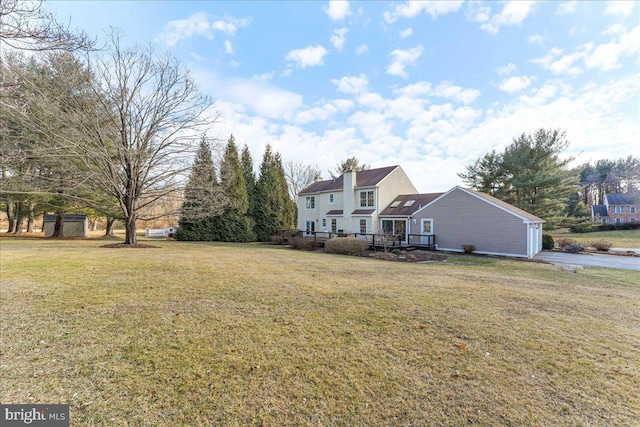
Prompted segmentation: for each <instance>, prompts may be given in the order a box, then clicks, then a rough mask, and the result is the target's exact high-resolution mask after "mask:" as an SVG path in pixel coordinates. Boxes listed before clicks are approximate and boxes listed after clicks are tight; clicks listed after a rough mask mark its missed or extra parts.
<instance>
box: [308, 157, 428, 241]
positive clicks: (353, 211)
mask: <svg viewBox="0 0 640 427" xmlns="http://www.w3.org/2000/svg"><path fill="white" fill-rule="evenodd" d="M413 193H417V190H416V188H415V187H414V185H413V184H412V183H411V181H410V180H409V178H408V177H407V175H406V174H405V173H404V171H403V170H402V168H401V167H400V166H388V167H384V168H378V169H367V170H363V171H357V172H356V171H347V172H345V173H344V174H342V175H341V176H339V177H338V178H335V179H330V180H317V181H316V182H314V183H313V184H311V185H309V186H308V187H306V188H305V189H303V190H302V191H301V192H300V193H299V195H298V229H300V230H303V231H305V232H306V233H307V234H309V233H312V232H320V231H322V232H333V233H379V232H381V230H380V220H379V215H380V212H382V210H383V209H384V208H386V207H387V206H388V205H389V203H391V202H392V201H393V200H394V198H395V197H396V196H397V195H398V194H413Z"/></svg>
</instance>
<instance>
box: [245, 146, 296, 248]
mask: <svg viewBox="0 0 640 427" xmlns="http://www.w3.org/2000/svg"><path fill="white" fill-rule="evenodd" d="M255 203H256V205H255V211H254V215H255V216H254V219H255V222H256V225H255V232H256V236H257V238H258V240H260V241H263V242H265V241H268V240H269V239H270V238H271V236H273V235H274V234H276V232H277V231H278V230H282V229H288V228H291V227H293V220H294V216H295V212H294V204H293V201H292V200H291V197H289V191H288V189H287V182H286V178H285V175H284V169H283V168H282V161H281V159H280V155H279V154H273V152H272V151H271V147H270V146H269V145H267V148H266V150H265V152H264V156H263V158H262V164H261V165H260V177H259V178H258V181H257V183H256V189H255Z"/></svg>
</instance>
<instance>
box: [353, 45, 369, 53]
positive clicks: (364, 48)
mask: <svg viewBox="0 0 640 427" xmlns="http://www.w3.org/2000/svg"><path fill="white" fill-rule="evenodd" d="M368 51H369V46H367V45H366V44H365V43H363V44H361V45H360V46H358V47H357V48H356V54H357V55H362V54H363V53H367V52H368Z"/></svg>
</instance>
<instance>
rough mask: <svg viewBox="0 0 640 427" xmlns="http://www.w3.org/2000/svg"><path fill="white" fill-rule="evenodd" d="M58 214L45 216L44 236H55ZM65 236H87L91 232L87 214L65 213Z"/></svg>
mask: <svg viewBox="0 0 640 427" xmlns="http://www.w3.org/2000/svg"><path fill="white" fill-rule="evenodd" d="M57 217H58V215H45V216H44V237H51V236H53V230H54V229H55V226H56V218H57ZM62 232H63V235H64V237H87V236H88V234H89V220H88V219H87V216H86V215H80V214H79V215H65V216H64V217H63V230H62Z"/></svg>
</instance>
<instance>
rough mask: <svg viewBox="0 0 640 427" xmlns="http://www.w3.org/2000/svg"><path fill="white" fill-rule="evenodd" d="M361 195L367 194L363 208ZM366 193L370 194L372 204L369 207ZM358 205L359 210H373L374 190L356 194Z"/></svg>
mask: <svg viewBox="0 0 640 427" xmlns="http://www.w3.org/2000/svg"><path fill="white" fill-rule="evenodd" d="M363 193H364V194H367V195H366V196H365V203H366V205H364V206H363V205H362V194H363ZM368 193H371V200H372V203H371V205H370V206H369V197H368ZM358 205H359V206H360V208H375V207H376V192H375V190H361V191H360V192H359V193H358Z"/></svg>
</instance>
